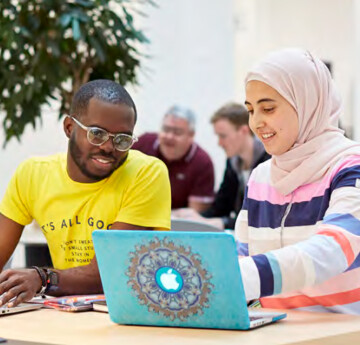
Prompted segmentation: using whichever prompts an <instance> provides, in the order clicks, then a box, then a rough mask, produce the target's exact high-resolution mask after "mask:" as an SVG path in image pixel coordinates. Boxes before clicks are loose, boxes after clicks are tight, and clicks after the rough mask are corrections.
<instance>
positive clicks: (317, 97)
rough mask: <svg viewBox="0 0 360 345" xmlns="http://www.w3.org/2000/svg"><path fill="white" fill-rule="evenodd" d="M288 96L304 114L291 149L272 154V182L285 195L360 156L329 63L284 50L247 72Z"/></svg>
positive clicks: (297, 51)
mask: <svg viewBox="0 0 360 345" xmlns="http://www.w3.org/2000/svg"><path fill="white" fill-rule="evenodd" d="M250 80H258V81H261V82H264V83H266V84H268V85H269V86H271V87H272V88H273V89H275V90H276V91H277V92H278V93H279V94H280V95H281V96H283V97H284V98H285V99H286V100H287V101H288V102H289V103H290V104H291V105H292V106H293V107H294V109H295V110H296V112H297V114H298V118H299V134H298V138H297V140H296V142H295V144H294V145H293V147H291V149H290V150H289V151H287V152H285V153H284V154H282V155H278V156H273V157H272V159H271V182H272V185H273V186H274V187H275V188H276V189H277V190H278V191H279V192H280V193H281V194H283V195H288V194H289V193H291V192H293V191H294V190H295V189H296V188H298V187H300V186H302V185H304V184H308V183H311V182H314V181H316V180H318V179H320V178H321V177H323V176H324V175H325V174H326V172H327V171H328V170H329V168H330V167H332V166H333V165H334V164H335V163H336V162H338V161H339V160H340V159H341V158H342V157H344V156H347V155H352V154H359V155H360V144H359V143H357V142H354V141H351V140H349V139H347V138H345V136H344V135H343V131H342V130H341V129H339V127H338V120H339V116H340V114H341V111H342V102H341V99H340V96H339V93H338V91H337V90H336V88H335V85H334V82H333V80H332V78H331V76H330V72H329V70H328V69H327V67H326V66H325V64H324V63H323V62H322V61H320V60H319V59H318V58H316V57H314V56H313V55H312V54H310V53H309V52H307V51H304V50H301V49H284V50H280V51H276V52H274V53H271V54H269V55H268V56H267V57H266V58H265V59H264V60H262V61H261V62H260V63H259V64H257V65H256V66H255V67H254V68H252V69H251V71H250V72H249V73H248V74H247V76H246V78H245V84H246V83H247V82H249V81H250Z"/></svg>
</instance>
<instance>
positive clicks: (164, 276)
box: [155, 267, 184, 293]
mask: <svg viewBox="0 0 360 345" xmlns="http://www.w3.org/2000/svg"><path fill="white" fill-rule="evenodd" d="M155 280H156V282H157V284H158V285H159V287H160V288H161V289H162V290H164V291H165V292H169V293H176V292H178V291H180V290H181V289H182V287H183V284H184V283H183V279H182V277H181V275H180V273H179V272H178V271H177V270H176V269H175V268H172V267H161V268H160V269H158V270H157V272H156V274H155Z"/></svg>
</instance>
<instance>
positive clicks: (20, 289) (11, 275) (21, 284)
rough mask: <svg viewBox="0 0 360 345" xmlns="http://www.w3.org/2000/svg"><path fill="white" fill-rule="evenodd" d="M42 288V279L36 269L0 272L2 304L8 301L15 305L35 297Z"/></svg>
mask: <svg viewBox="0 0 360 345" xmlns="http://www.w3.org/2000/svg"><path fill="white" fill-rule="evenodd" d="M40 288H41V280H40V277H39V275H38V273H37V272H36V271H35V270H32V269H20V270H6V271H4V272H2V273H1V274H0V295H1V297H0V306H1V305H4V304H7V303H8V306H9V307H15V306H16V305H18V304H19V303H21V302H24V301H28V300H29V299H31V298H32V297H34V296H35V295H36V293H37V291H39V290H40ZM12 299H13V300H12ZM10 300H11V301H10Z"/></svg>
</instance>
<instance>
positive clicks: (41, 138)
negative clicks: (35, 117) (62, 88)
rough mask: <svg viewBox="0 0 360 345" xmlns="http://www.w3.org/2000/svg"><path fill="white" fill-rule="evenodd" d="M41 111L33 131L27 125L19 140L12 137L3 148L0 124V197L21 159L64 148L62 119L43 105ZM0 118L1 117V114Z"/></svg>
mask: <svg viewBox="0 0 360 345" xmlns="http://www.w3.org/2000/svg"><path fill="white" fill-rule="evenodd" d="M54 108H56V104H54ZM42 113H43V118H42V124H41V122H40V121H38V122H37V129H36V130H35V131H34V130H33V128H32V126H27V127H26V129H25V133H24V135H23V136H22V137H21V142H20V143H19V142H18V141H17V140H16V139H13V140H11V141H10V142H9V143H8V144H7V146H6V147H5V148H3V147H2V145H3V142H4V132H3V129H2V126H0V145H1V146H0V198H2V196H3V194H4V192H5V189H6V186H7V184H8V182H9V181H10V178H11V176H12V174H13V173H14V171H15V169H16V167H17V166H18V165H19V164H20V163H21V162H22V161H23V160H25V159H26V158H29V157H32V156H44V155H48V154H51V153H57V152H63V151H65V150H66V147H67V140H66V139H67V138H66V136H65V134H64V132H63V129H62V121H58V120H57V118H58V115H57V112H56V111H55V110H54V109H52V110H50V109H49V108H48V107H44V110H43V112H42ZM0 119H2V118H1V115H0Z"/></svg>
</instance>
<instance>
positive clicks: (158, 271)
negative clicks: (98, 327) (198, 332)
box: [93, 230, 250, 329]
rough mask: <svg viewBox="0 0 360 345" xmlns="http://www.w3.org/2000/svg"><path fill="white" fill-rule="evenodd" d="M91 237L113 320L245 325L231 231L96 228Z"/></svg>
mask: <svg viewBox="0 0 360 345" xmlns="http://www.w3.org/2000/svg"><path fill="white" fill-rule="evenodd" d="M93 240H94V247H95V253H96V257H97V261H98V265H99V270H100V275H101V280H102V284H103V288H104V293H105V296H106V300H107V304H108V308H109V314H110V317H111V319H112V321H113V322H115V323H119V324H128V325H129V324H130V325H152V326H154V325H155V326H172V327H200V328H220V329H249V326H250V321H249V315H248V310H247V304H246V300H245V294H244V289H243V285H242V280H241V275H240V269H239V264H238V259H237V254H236V247H235V241H234V238H233V236H232V235H229V234H226V233H210V232H209V233H204V232H202V233H197V232H171V231H170V232H168V231H119V230H97V231H94V232H93Z"/></svg>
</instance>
